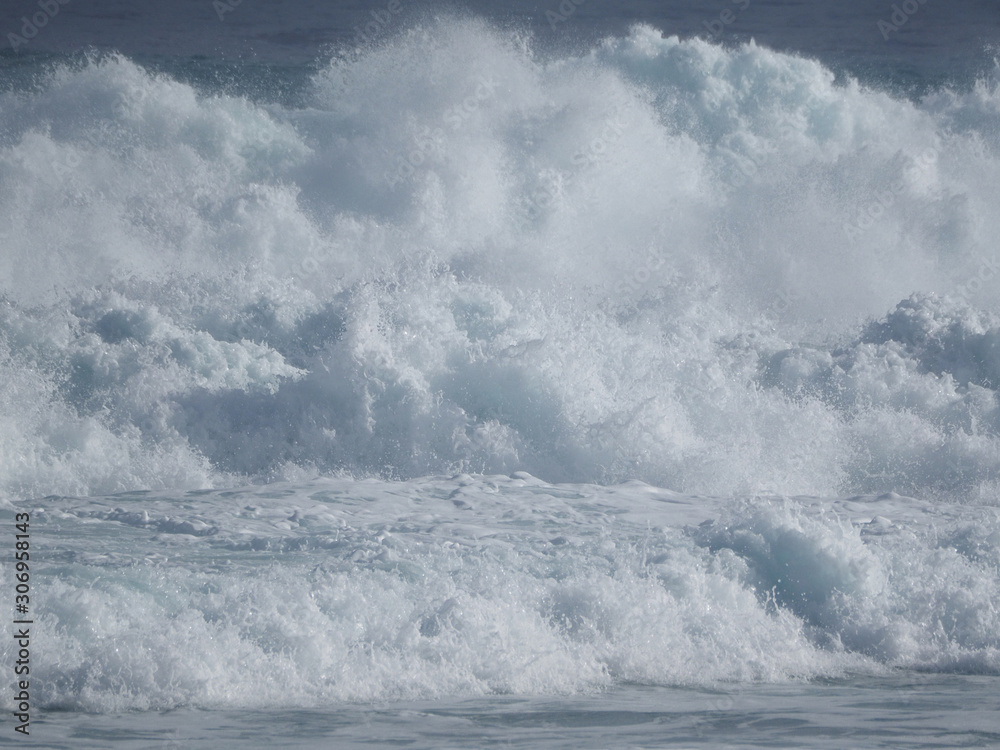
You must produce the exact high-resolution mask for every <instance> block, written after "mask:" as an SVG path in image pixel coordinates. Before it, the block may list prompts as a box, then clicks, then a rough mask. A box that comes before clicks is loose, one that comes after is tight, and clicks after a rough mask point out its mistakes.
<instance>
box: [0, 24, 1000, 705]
mask: <svg viewBox="0 0 1000 750" xmlns="http://www.w3.org/2000/svg"><path fill="white" fill-rule="evenodd" d="M998 101H1000V99H998V96H997V89H996V85H995V84H994V83H993V82H990V81H984V82H981V83H980V84H978V85H977V86H976V87H974V88H973V89H972V90H970V91H951V90H941V91H938V92H935V93H932V94H930V95H928V96H927V97H925V98H924V99H922V100H920V101H910V100H906V99H901V98H898V97H894V96H892V95H890V94H888V93H886V92H884V91H879V90H873V89H866V88H864V87H861V86H860V85H858V84H857V83H856V82H853V81H851V80H846V81H844V82H837V81H835V79H834V76H833V74H832V73H831V72H830V71H829V70H827V69H825V68H824V67H823V66H822V65H821V64H819V63H817V62H814V61H810V60H806V59H802V58H798V57H794V56H791V55H788V54H780V53H776V52H773V51H771V50H768V49H765V48H762V47H757V46H755V45H752V44H751V45H746V46H742V47H736V48H731V49H729V48H722V47H719V46H714V45H711V44H709V43H707V42H704V41H700V40H688V41H679V40H678V39H676V38H669V37H668V38H664V37H663V36H662V35H661V34H660V33H659V32H657V31H655V30H654V29H651V28H648V27H638V28H636V29H634V30H633V31H632V32H631V34H630V35H628V36H626V37H623V38H614V39H609V40H607V41H605V42H603V43H602V44H600V45H598V46H597V47H596V48H595V49H593V50H592V51H590V52H587V53H585V54H580V55H579V56H576V57H567V56H563V57H553V56H552V55H544V54H541V53H538V52H536V51H533V49H532V46H531V43H530V41H529V40H526V39H524V38H522V37H519V36H517V35H516V34H511V33H508V32H506V31H499V30H496V29H494V28H491V27H489V26H487V25H486V24H484V23H481V22H477V21H474V20H467V19H466V20H456V19H443V20H440V21H436V22H433V23H429V24H427V25H425V26H423V27H413V28H410V29H409V30H407V31H403V32H401V33H400V34H399V35H397V36H395V37H393V38H391V39H390V38H388V37H386V38H385V39H384V40H383V41H382V43H381V44H379V45H377V46H375V47H373V48H371V49H366V50H363V51H358V52H355V53H351V54H344V55H339V56H336V57H335V58H334V59H333V60H332V61H330V62H329V63H328V64H325V65H323V66H321V69H320V70H319V72H318V73H316V75H315V76H314V77H313V79H312V81H311V85H310V87H309V90H308V93H307V94H306V95H305V101H304V102H303V103H302V104H301V106H297V107H292V106H290V105H287V106H286V105H280V104H276V103H273V102H267V101H258V100H252V99H243V98H238V97H234V96H230V95H226V94H223V93H219V92H216V91H210V90H195V89H194V88H192V86H190V85H188V84H185V83H181V82H179V81H177V80H173V79H171V78H169V77H167V76H165V75H152V74H150V73H149V72H147V71H146V70H144V69H143V68H141V67H140V66H138V65H136V64H135V63H134V62H132V61H130V60H128V59H124V58H121V57H107V58H104V59H94V60H91V61H89V62H85V63H82V64H78V65H69V64H67V65H63V66H56V67H54V68H53V70H52V72H51V73H50V75H49V76H48V77H47V78H45V79H44V80H43V81H41V82H40V83H39V85H38V86H37V87H35V88H32V89H31V90H26V91H11V92H8V93H4V94H0V226H2V227H3V228H4V231H5V234H4V237H3V243H4V244H3V248H4V250H3V252H2V253H0V291H2V294H3V300H2V306H0V500H2V501H3V507H4V508H5V510H2V511H0V513H9V512H10V511H9V509H10V508H11V507H12V505H11V501H15V503H16V504H18V505H20V504H21V501H22V500H23V498H25V497H37V496H42V495H51V494H59V495H78V496H85V495H107V494H108V493H115V492H128V491H135V490H144V489H153V490H165V491H164V492H163V493H161V494H157V495H155V496H154V495H149V496H146V495H130V496H126V497H122V498H112V499H108V498H101V497H96V498H94V499H90V500H72V499H65V498H63V499H60V498H49V499H47V500H46V501H44V502H42V503H37V504H35V505H33V506H32V507H37V508H39V509H44V510H43V512H42V513H41V516H40V517H41V518H42V519H44V523H45V528H46V529H47V531H46V533H47V534H49V533H51V534H54V535H55V537H56V541H54V542H53V544H54V547H53V550H58V555H61V557H60V558H59V559H58V560H55V559H50V560H49V561H48V563H47V564H51V565H58V566H60V567H59V568H58V571H56V575H54V576H52V577H51V580H50V581H49V583H47V588H46V595H45V597H44V598H43V599H42V602H43V604H41V605H40V606H41V610H40V612H39V623H40V627H39V634H40V635H39V638H40V639H43V640H44V642H41V641H40V647H39V650H38V652H37V653H38V657H37V658H38V660H39V661H38V663H37V666H36V665H35V663H33V667H32V668H33V670H35V669H37V670H38V672H37V674H38V675H39V679H40V683H39V685H41V686H42V687H40V693H38V694H37V695H40V696H41V697H42V700H43V702H44V703H45V704H46V705H69V706H72V707H76V708H88V709H95V710H101V711H104V710H113V709H116V708H143V707H154V706H155V707H167V706H178V705H199V706H208V705H213V706H235V705H242V706H263V705H267V706H274V705H278V704H282V705H306V704H310V705H312V704H320V703H323V702H328V701H331V700H382V699H388V698H393V697H411V698H413V697H429V696H437V695H444V694H460V695H462V694H476V693H488V692H527V693H532V692H535V693H538V692H559V693H575V692H581V691H591V690H597V689H601V688H603V687H606V686H608V685H612V684H617V683H621V682H636V683H642V684H656V685H660V684H669V685H676V684H698V685H704V684H711V683H713V682H714V681H722V680H784V679H794V678H799V677H814V676H829V675H838V674H844V673H846V672H852V671H860V672H862V673H872V672H879V671H880V670H886V669H891V668H894V667H904V668H914V669H929V670H945V671H948V670H957V671H965V672H986V673H990V674H996V673H997V671H998V670H1000V662H998V656H997V654H998V651H997V648H998V646H1000V642H998V633H1000V626H998V623H997V620H996V612H997V611H1000V605H998V592H997V590H996V585H997V583H996V581H997V571H998V565H1000V552H998V550H1000V542H998V540H1000V530H998V526H997V518H996V515H995V512H994V511H992V510H990V507H991V506H995V505H996V499H997V477H998V471H1000V414H998V409H997V401H996V393H997V387H998V384H1000V355H998V342H1000V318H998V317H997V316H998V313H1000V309H998V306H997V302H996V300H997V299H1000V297H998V296H997V292H998V291H1000V289H998V284H1000V281H998V276H997V269H998V267H1000V262H998V261H997V260H996V257H995V244H994V243H995V240H994V238H995V237H996V236H997V235H998V230H1000V227H998V225H997V222H998V218H997V217H1000V211H997V210H996V209H997V205H996V202H997V198H996V190H995V186H996V185H997V184H998V178H1000V174H998V170H1000V155H998V145H1000V142H998V140H997V138H998V133H1000V129H998V128H997V127H996V125H997V107H998V104H997V103H998ZM520 471H527V472H530V474H531V475H534V476H536V477H539V478H540V479H538V480H536V479H533V478H531V477H530V476H528V475H518V476H515V477H514V478H506V479H505V478H503V477H492V478H478V479H475V478H468V477H464V476H459V477H457V478H452V479H449V480H445V479H419V478H420V477H425V476H427V475H433V474H446V475H450V474H460V473H463V472H464V473H470V474H477V475H492V474H498V475H507V476H509V475H512V474H513V473H515V472H520ZM336 477H340V478H339V479H338V478H336ZM344 477H350V479H345V478H344ZM366 477H367V478H369V479H368V480H365V481H361V480H363V479H364V478H366ZM390 479H391V480H404V481H400V482H397V483H395V484H393V483H386V481H385V480H390ZM629 480H641V481H642V482H647V483H649V484H650V485H657V486H661V487H667V488H670V490H672V491H674V492H678V493H684V494H671V493H669V492H666V491H660V490H653V489H651V488H650V487H648V486H646V485H643V484H637V483H633V484H625V485H618V486H612V485H616V484H617V483H619V482H623V481H629ZM280 481H285V482H292V483H293V484H290V485H287V484H286V485H278V486H267V487H264V488H261V489H256V490H252V489H251V490H231V491H229V490H226V491H224V490H222V489H221V488H225V487H233V486H239V485H241V484H263V483H267V482H280ZM547 483H574V484H572V485H567V484H559V485H554V484H547ZM198 488H203V489H205V488H216V489H217V490H218V491H217V492H215V493H214V494H207V495H199V494H184V491H185V490H196V489H198ZM891 492H897V493H900V494H901V495H904V494H905V495H907V496H912V497H913V498H917V499H911V498H907V497H901V496H900V495H885V496H884V497H882V499H879V497H880V496H881V495H882V493H891ZM760 495H763V496H767V497H772V498H773V499H771V500H756V501H755V500H751V499H748V500H732V499H730V500H718V499H711V497H709V496H714V497H726V498H733V497H735V496H740V497H747V498H752V497H755V496H760ZM796 495H799V496H813V497H821V496H825V497H832V496H840V497H848V496H853V495H858V496H862V497H859V498H856V499H855V500H851V501H848V500H840V501H820V500H814V499H807V498H804V497H800V498H798V499H793V500H789V499H781V497H780V496H784V497H789V496H796ZM963 503H964V504H963ZM702 523H704V524H705V525H701V526H700V525H699V524H702ZM50 572H51V571H50ZM179 642H184V643H186V644H188V647H186V648H183V649H182V648H177V644H178V643H179ZM9 645H10V644H5V645H4V648H5V649H6V648H9Z"/></svg>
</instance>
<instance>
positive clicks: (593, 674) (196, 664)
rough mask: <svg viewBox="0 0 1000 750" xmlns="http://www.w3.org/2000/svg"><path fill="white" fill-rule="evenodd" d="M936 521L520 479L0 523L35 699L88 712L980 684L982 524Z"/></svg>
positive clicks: (917, 513)
mask: <svg viewBox="0 0 1000 750" xmlns="http://www.w3.org/2000/svg"><path fill="white" fill-rule="evenodd" d="M948 508H949V509H948V510H947V511H946V512H942V511H941V508H940V507H938V506H935V505H934V504H932V503H926V502H920V501H918V500H914V499H912V498H905V497H902V496H898V495H894V496H883V497H872V496H869V497H858V498H854V499H852V500H845V501H832V502H831V501H820V500H816V499H808V498H799V499H781V498H770V499H768V498H758V499H752V500H751V499H748V500H740V501H732V500H721V499H716V498H708V497H694V496H684V495H678V494H676V493H671V492H667V491H664V490H657V489H655V488H653V487H650V486H648V485H644V484H642V483H635V482H634V483H629V484H626V485H620V486H613V487H599V486H594V485H567V484H562V485H548V484H545V483H544V482H540V481H539V480H537V479H535V478H533V477H531V476H530V475H526V474H520V475H518V476H517V477H500V476H495V477H481V478H474V477H469V476H456V477H450V478H446V477H431V478H426V479H420V480H411V481H408V482H382V481H376V480H366V481H362V482H358V481H354V480H348V479H342V480H333V479H327V480H315V481H313V482H310V483H307V484H297V485H283V484H276V485H270V486H268V487H262V488H257V489H245V490H226V491H215V492H210V493H205V492H200V491H195V492H189V493H187V494H183V493H159V494H150V493H134V494H126V495H118V496H112V497H105V498H92V499H74V498H59V497H49V498H46V499H45V500H44V501H38V502H34V503H20V504H19V508H18V509H19V510H22V511H24V510H28V511H29V512H31V513H32V515H33V518H32V523H33V528H34V529H35V534H36V535H38V534H40V533H44V537H45V539H46V552H45V557H46V560H47V561H48V565H49V566H50V567H51V566H53V565H54V566H55V570H57V571H58V575H57V576H48V575H47V576H46V579H45V580H46V583H45V590H44V595H40V596H37V597H35V599H36V600H37V604H36V605H35V610H34V615H33V617H34V620H35V626H34V632H35V633H36V635H35V640H34V641H33V643H34V650H33V654H34V656H33V661H32V685H33V686H34V688H33V696H34V697H35V700H36V701H38V704H39V705H47V706H64V707H68V708H73V709H77V710H88V711H100V712H107V711H117V710H124V709H150V708H169V707H176V706H183V705H187V706H201V707H217V708H218V707H229V708H237V707H243V708H251V707H276V706H302V707H306V706H322V705H328V704H329V703H330V702H336V701H383V700H395V699H426V698H437V697H441V696H446V695H452V696H454V695H466V696H468V695H484V694H495V693H518V694H574V693H590V692H593V691H597V690H602V689H606V688H610V687H612V686H614V685H617V684H622V683H632V684H641V685H688V686H712V685H715V684H718V683H720V682H732V681H744V682H745V681H764V682H782V681H788V680H796V679H802V678H809V677H837V676H843V675H847V674H867V675H881V674H886V673H888V672H889V671H890V670H893V669H898V668H904V669H920V670H930V671H946V672H954V671H958V672H963V673H985V674H997V673H998V672H1000V651H998V649H997V632H998V628H1000V622H998V619H997V618H998V614H997V612H998V608H997V606H996V603H997V602H998V600H1000V591H998V589H997V586H998V584H997V580H998V579H997V575H996V573H997V566H998V564H1000V516H998V514H997V512H996V509H994V508H989V509H987V508H983V507H979V508H970V507H968V506H956V505H952V506H948ZM0 513H2V514H4V515H7V516H9V515H11V511H0ZM49 572H50V573H51V572H52V570H50V571H49ZM4 575H5V576H7V577H8V578H9V577H10V576H11V575H12V574H11V573H10V571H8V569H7V568H4ZM37 577H38V576H37V574H36V578H37ZM7 583H10V581H7ZM8 640H9V639H8ZM10 648H12V645H11V643H4V645H3V650H4V652H7V651H9V649H10ZM5 658H8V659H9V658H12V657H10V655H9V654H7V653H5Z"/></svg>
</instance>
